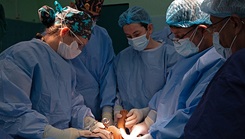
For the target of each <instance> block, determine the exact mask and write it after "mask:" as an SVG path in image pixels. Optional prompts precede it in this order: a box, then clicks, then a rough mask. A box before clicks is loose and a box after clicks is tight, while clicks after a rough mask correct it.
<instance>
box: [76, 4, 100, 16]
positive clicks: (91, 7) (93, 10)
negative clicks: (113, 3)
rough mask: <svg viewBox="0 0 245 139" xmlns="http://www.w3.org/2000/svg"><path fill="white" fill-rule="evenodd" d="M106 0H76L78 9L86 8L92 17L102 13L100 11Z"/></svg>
mask: <svg viewBox="0 0 245 139" xmlns="http://www.w3.org/2000/svg"><path fill="white" fill-rule="evenodd" d="M103 3H104V0H75V5H76V7H77V9H78V10H80V11H82V10H85V11H86V12H88V13H89V14H90V15H91V16H92V17H97V16H99V15H100V11H101V8H102V5H103Z"/></svg>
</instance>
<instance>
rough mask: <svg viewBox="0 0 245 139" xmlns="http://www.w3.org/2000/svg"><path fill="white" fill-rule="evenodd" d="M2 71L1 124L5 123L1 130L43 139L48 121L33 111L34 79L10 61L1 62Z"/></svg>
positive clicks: (0, 88)
mask: <svg viewBox="0 0 245 139" xmlns="http://www.w3.org/2000/svg"><path fill="white" fill-rule="evenodd" d="M0 69H1V70H0V92H1V93H0V115H1V118H0V122H1V123H4V124H1V125H2V126H3V127H1V129H3V130H4V131H8V133H12V134H18V135H21V136H22V137H25V138H42V136H43V132H44V128H45V126H46V125H47V124H48V120H47V119H46V117H45V116H44V115H42V114H40V113H38V112H37V111H35V110H33V109H32V103H31V101H30V90H31V84H32V79H31V78H30V76H29V75H28V74H27V72H26V71H24V70H22V69H21V67H19V66H17V65H16V64H15V63H14V62H13V61H11V60H8V59H4V60H1V61H0ZM6 88H8V89H6Z"/></svg>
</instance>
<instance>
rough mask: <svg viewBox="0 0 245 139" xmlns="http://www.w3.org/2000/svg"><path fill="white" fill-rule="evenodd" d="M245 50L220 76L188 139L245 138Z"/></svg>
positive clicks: (190, 127) (187, 132) (191, 125)
mask: <svg viewBox="0 0 245 139" xmlns="http://www.w3.org/2000/svg"><path fill="white" fill-rule="evenodd" d="M244 54H245V49H244V48H243V49H241V50H239V51H237V52H236V53H235V54H233V55H232V56H231V57H230V58H229V59H228V60H227V61H226V62H225V64H224V65H223V66H222V68H221V69H220V70H219V71H218V72H217V73H216V75H215V76H214V78H213V80H212V81H211V82H210V84H209V86H208V87H207V90H206V91H205V93H204V95H203V97H202V99H201V101H200V103H199V104H198V106H197V108H196V110H195V111H194V113H193V114H192V116H191V118H190V120H189V121H188V123H187V124H186V127H185V138H186V139H244V138H245V117H244V115H245V109H244V108H245V55H244Z"/></svg>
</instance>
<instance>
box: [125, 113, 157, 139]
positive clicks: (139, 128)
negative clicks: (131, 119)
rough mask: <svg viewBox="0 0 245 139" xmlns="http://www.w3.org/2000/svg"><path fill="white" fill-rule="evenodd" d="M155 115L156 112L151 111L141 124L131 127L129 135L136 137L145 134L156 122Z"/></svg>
mask: <svg viewBox="0 0 245 139" xmlns="http://www.w3.org/2000/svg"><path fill="white" fill-rule="evenodd" d="M156 115H157V113H156V111H154V110H151V111H150V112H149V113H148V115H147V117H146V118H145V120H144V121H143V122H142V123H140V124H137V125H134V126H133V128H132V131H131V133H130V135H132V136H136V137H137V136H138V135H140V134H143V135H144V134H147V133H148V130H149V128H150V126H151V125H152V124H153V123H154V122H155V121H156Z"/></svg>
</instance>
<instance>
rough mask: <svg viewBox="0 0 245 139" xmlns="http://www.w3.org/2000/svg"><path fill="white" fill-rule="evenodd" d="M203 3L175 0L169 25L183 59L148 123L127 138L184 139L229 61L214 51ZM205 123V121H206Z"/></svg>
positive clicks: (157, 99)
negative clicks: (207, 91)
mask: <svg viewBox="0 0 245 139" xmlns="http://www.w3.org/2000/svg"><path fill="white" fill-rule="evenodd" d="M201 2H202V0H174V1H173V2H172V3H171V4H170V6H169V7H168V9H167V14H166V22H167V24H168V25H169V26H170V28H171V32H172V33H173V34H174V36H175V38H173V43H174V47H175V49H176V51H177V52H178V53H179V54H180V55H182V56H183V58H182V59H181V60H179V61H178V62H177V63H176V64H175V65H174V67H173V68H172V69H171V71H170V72H169V74H168V76H167V81H166V84H165V86H164V87H163V88H162V89H161V90H160V91H158V92H157V93H156V94H155V95H154V96H153V98H152V99H151V101H150V102H149V107H150V112H149V113H148V115H147V117H146V118H145V119H144V121H143V122H142V123H140V124H137V125H135V126H133V128H132V131H131V133H130V135H127V134H125V132H123V130H122V135H123V137H124V138H127V139H131V138H137V136H138V135H140V134H145V135H144V136H143V137H139V138H144V139H179V138H183V135H184V127H185V125H186V123H187V121H188V119H189V118H190V116H191V114H192V113H193V111H194V110H195V108H196V106H197V104H198V102H199V100H200V99H201V97H202V95H203V93H204V91H205V89H206V87H207V85H208V84H209V82H210V80H211V79H212V78H213V76H214V74H215V73H216V72H217V71H218V69H219V68H220V67H221V66H222V65H223V63H224V62H225V59H224V58H223V57H222V56H221V55H220V54H219V53H218V52H217V51H216V49H215V48H214V47H212V33H210V32H209V31H208V30H207V27H208V26H209V25H210V24H211V22H210V20H209V15H208V14H206V13H204V12H202V11H201V9H200V5H201ZM202 120H205V118H204V119H202Z"/></svg>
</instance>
